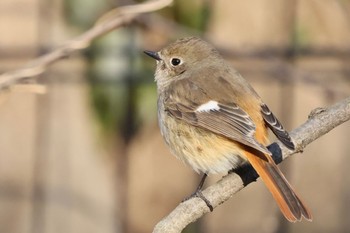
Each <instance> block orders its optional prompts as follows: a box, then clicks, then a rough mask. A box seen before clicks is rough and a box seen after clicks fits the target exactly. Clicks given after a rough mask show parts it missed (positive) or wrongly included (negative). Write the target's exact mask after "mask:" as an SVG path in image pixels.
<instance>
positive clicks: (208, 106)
mask: <svg viewBox="0 0 350 233" xmlns="http://www.w3.org/2000/svg"><path fill="white" fill-rule="evenodd" d="M219 110H220V107H219V104H218V102H216V101H214V100H210V101H208V102H207V103H205V104H202V105H200V106H199V107H198V108H197V109H196V112H209V111H219Z"/></svg>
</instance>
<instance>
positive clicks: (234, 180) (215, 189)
mask: <svg viewBox="0 0 350 233" xmlns="http://www.w3.org/2000/svg"><path fill="white" fill-rule="evenodd" d="M348 120H350V97H348V98H346V99H344V100H343V101H341V102H339V103H336V104H334V105H333V106H331V107H328V108H318V109H315V110H314V111H312V112H311V114H310V115H309V119H308V120H307V121H306V122H305V123H304V124H303V125H301V126H300V127H298V128H296V129H295V130H293V131H292V132H291V134H290V135H291V137H292V139H293V141H294V143H295V145H296V151H290V150H288V149H287V148H286V147H284V146H283V145H282V144H281V143H280V142H275V143H273V144H271V145H270V146H269V150H270V151H271V152H272V154H273V158H274V160H275V161H276V163H280V162H281V161H283V160H284V159H286V158H287V157H289V156H291V155H293V154H295V153H297V152H301V151H302V150H303V148H305V147H306V146H307V145H308V144H310V143H311V142H313V141H314V140H316V139H317V138H319V137H321V136H322V135H324V134H326V133H328V132H329V131H330V130H332V129H333V128H335V127H337V126H338V125H340V124H342V123H344V122H346V121H348ZM257 177H258V176H257V174H256V172H255V171H254V169H253V168H252V167H251V166H250V165H247V166H244V167H242V168H240V169H237V170H236V171H235V173H231V174H229V175H227V176H225V177H223V178H222V179H221V180H219V181H218V182H217V183H215V184H213V185H211V186H210V187H208V188H206V189H205V190H204V191H203V195H204V196H205V197H206V198H207V199H208V200H209V201H210V203H211V204H212V206H213V207H214V208H215V207H217V206H218V205H220V204H222V203H224V202H225V201H227V200H228V199H229V198H230V197H231V196H233V195H234V194H235V193H237V192H238V191H240V190H241V189H243V188H244V187H245V186H246V185H248V184H249V183H251V182H252V181H255V180H256V178H257ZM208 212H209V208H208V207H207V206H206V204H205V203H204V202H203V201H202V200H201V199H199V198H191V199H189V200H187V201H185V202H182V203H180V204H179V205H178V206H177V207H176V208H175V209H174V210H173V211H172V212H171V213H170V214H169V215H168V216H166V217H165V218H164V219H162V220H161V221H160V222H159V223H158V224H157V225H156V226H155V228H154V230H153V233H164V232H167V233H178V232H181V231H182V230H183V229H184V228H185V227H186V226H187V225H188V224H190V223H191V222H194V221H196V220H197V219H198V218H200V217H202V216H203V215H204V214H206V213H208Z"/></svg>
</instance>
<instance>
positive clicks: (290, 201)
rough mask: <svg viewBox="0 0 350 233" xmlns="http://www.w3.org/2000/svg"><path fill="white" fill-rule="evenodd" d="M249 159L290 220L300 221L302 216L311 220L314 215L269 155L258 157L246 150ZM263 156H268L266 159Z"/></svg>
mask: <svg viewBox="0 0 350 233" xmlns="http://www.w3.org/2000/svg"><path fill="white" fill-rule="evenodd" d="M245 155H246V156H247V159H248V161H249V162H250V164H251V165H252V166H253V168H254V169H255V170H256V172H257V173H258V174H259V176H260V177H261V179H262V180H263V181H264V183H265V185H266V187H267V188H268V189H269V191H270V192H271V194H272V196H273V197H274V199H275V200H276V202H277V204H278V206H279V208H280V209H281V212H282V213H283V215H284V216H285V217H286V219H287V220H288V221H290V222H296V221H300V220H301V219H302V217H304V218H305V219H307V220H309V221H311V220H312V216H311V213H310V211H309V210H308V208H307V207H306V206H305V205H304V203H303V202H302V201H301V199H300V198H299V197H298V195H297V194H296V193H295V191H294V190H293V188H292V187H291V185H290V184H289V183H288V181H287V180H286V178H285V177H284V175H283V174H282V172H281V171H280V170H279V168H278V167H277V165H276V164H275V162H274V161H273V160H272V158H271V157H270V156H269V155H261V157H258V156H256V155H254V154H252V153H249V152H246V153H245ZM263 158H266V160H264V159H263Z"/></svg>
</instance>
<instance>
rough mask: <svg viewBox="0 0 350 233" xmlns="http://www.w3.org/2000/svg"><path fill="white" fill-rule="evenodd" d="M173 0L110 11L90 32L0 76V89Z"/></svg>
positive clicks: (152, 0)
mask: <svg viewBox="0 0 350 233" xmlns="http://www.w3.org/2000/svg"><path fill="white" fill-rule="evenodd" d="M172 2H173V0H150V1H146V2H144V3H141V4H136V5H130V6H123V7H119V8H116V9H114V10H111V11H110V12H108V13H107V14H106V15H105V16H103V17H102V18H101V20H99V21H98V23H97V24H96V25H95V26H94V27H92V28H91V29H90V30H88V31H86V32H84V33H83V34H82V35H80V36H78V37H76V38H74V39H72V40H70V41H68V42H66V43H65V44H63V45H62V46H60V47H58V48H56V49H54V50H53V51H51V52H49V53H47V54H45V55H43V56H41V57H38V58H36V59H34V60H33V61H32V62H30V63H28V64H27V65H25V66H24V67H22V68H20V69H17V70H14V71H9V72H6V73H3V74H1V75H0V89H3V88H6V87H9V86H11V85H13V84H15V83H17V82H19V81H21V80H23V79H26V78H29V77H33V76H37V75H39V74H42V73H44V72H45V70H46V68H47V67H48V66H49V65H51V64H53V63H55V62H56V61H58V60H60V59H62V58H65V57H67V56H68V55H70V54H72V53H73V52H75V51H79V50H83V49H85V48H87V47H88V46H89V45H90V43H91V41H93V40H94V39H96V38H97V37H100V36H102V35H104V34H106V33H108V32H110V31H112V30H113V29H116V28H119V27H121V26H124V25H126V24H129V23H131V22H132V20H134V19H135V18H136V17H137V16H138V15H140V14H142V13H148V12H153V11H157V10H160V9H162V8H164V7H166V6H169V5H170V4H171V3H172Z"/></svg>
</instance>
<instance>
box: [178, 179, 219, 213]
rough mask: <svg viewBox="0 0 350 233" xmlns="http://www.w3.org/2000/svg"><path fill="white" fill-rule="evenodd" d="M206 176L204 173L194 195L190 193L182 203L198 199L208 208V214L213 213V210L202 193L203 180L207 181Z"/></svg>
mask: <svg viewBox="0 0 350 233" xmlns="http://www.w3.org/2000/svg"><path fill="white" fill-rule="evenodd" d="M207 176H208V175H207V173H204V175H203V177H202V179H201V181H200V182H199V185H198V187H197V189H196V191H195V192H194V193H192V194H191V195H190V196H189V197H186V198H185V199H183V200H182V202H184V201H187V200H189V199H191V198H192V197H198V198H200V199H202V200H203V201H204V202H205V204H206V205H207V206H208V208H209V210H210V212H213V209H214V208H213V206H212V205H211V203H210V201H209V200H208V199H207V198H206V197H205V196H204V195H203V193H202V188H203V185H204V182H205V179H207Z"/></svg>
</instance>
